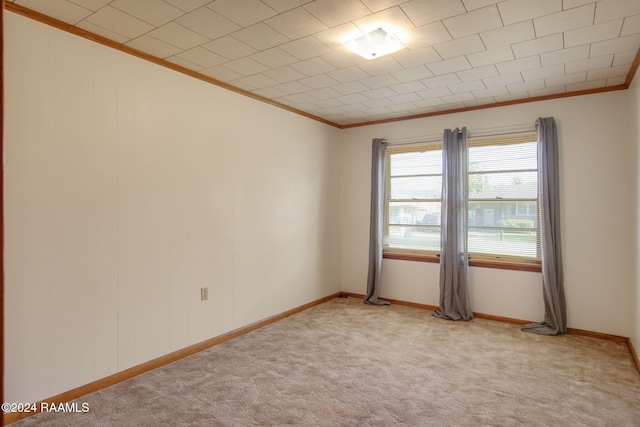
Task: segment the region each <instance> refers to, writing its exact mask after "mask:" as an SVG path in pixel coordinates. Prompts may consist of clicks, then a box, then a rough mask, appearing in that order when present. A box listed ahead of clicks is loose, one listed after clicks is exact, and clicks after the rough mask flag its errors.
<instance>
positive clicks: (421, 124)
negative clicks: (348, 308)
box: [340, 91, 638, 336]
mask: <svg viewBox="0 0 640 427" xmlns="http://www.w3.org/2000/svg"><path fill="white" fill-rule="evenodd" d="M629 103H630V97H629V94H628V93H627V92H625V91H622V92H611V93H605V94H597V95H589V96H581V97H573V98H566V99H558V100H551V101H544V102H536V103H530V104H521V105H514V106H509V107H502V108H494V109H487V110H478V111H473V112H465V113H460V114H451V115H444V116H436V117H430V118H424V119H416V120H409V121H402V122H396V123H388V124H382V125H375V126H367V127H360V128H352V129H349V130H344V131H343V132H342V133H341V150H342V155H341V171H342V172H341V184H342V185H341V188H342V192H341V199H340V201H341V211H342V222H341V227H342V237H343V239H342V242H341V253H342V289H343V290H344V291H349V292H355V293H364V292H365V290H366V278H367V254H368V251H367V247H368V229H369V220H368V218H369V200H370V198H369V197H370V196H369V191H370V183H369V180H370V173H369V168H370V166H369V164H370V161H371V160H370V157H371V139H372V138H374V137H379V138H387V139H400V138H409V137H416V136H421V135H423V136H424V135H429V136H430V135H437V134H440V133H441V132H442V130H443V129H445V128H455V127H461V126H467V128H468V129H469V131H470V132H473V131H474V130H476V131H478V130H484V129H491V128H496V127H500V126H515V125H520V124H526V123H531V124H533V123H534V122H535V120H536V118H537V117H540V116H542V117H548V116H554V117H555V118H556V121H557V125H558V131H559V139H560V162H561V163H560V167H561V170H560V174H561V191H562V195H561V208H562V227H563V231H562V244H563V252H564V267H565V287H566V296H567V305H568V308H567V311H568V325H569V327H571V328H578V329H586V330H590V331H597V332H604V333H609V334H616V335H623V336H628V334H629V325H630V306H629V302H628V298H629V293H630V289H631V285H632V282H633V280H634V279H633V278H634V275H635V270H634V268H635V267H634V263H635V261H636V259H635V257H634V256H633V250H634V248H635V242H634V237H633V236H632V233H630V230H631V229H634V230H635V222H636V218H635V215H634V213H633V212H634V211H635V198H630V197H629V195H630V194H635V193H634V188H635V179H636V173H635V170H636V168H637V167H638V164H637V160H635V158H634V156H633V155H634V153H635V150H634V143H635V141H633V139H632V138H630V137H629V120H631V119H632V117H631V114H630V113H629ZM636 120H637V119H636ZM470 275H471V277H470V287H471V297H472V305H473V310H474V311H476V312H480V313H487V314H492V315H497V316H505V317H512V318H517V319H524V320H533V321H538V320H542V319H543V313H544V305H543V302H542V290H541V282H540V281H541V279H540V274H539V273H526V272H517V271H505V270H496V269H487V268H477V267H472V268H471V273H470ZM381 296H383V297H387V298H396V299H402V300H408V301H413V302H418V303H422V304H430V305H438V265H437V264H428V263H420V262H409V261H397V260H384V262H383V283H382V289H381Z"/></svg>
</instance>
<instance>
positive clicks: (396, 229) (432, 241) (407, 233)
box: [383, 225, 440, 252]
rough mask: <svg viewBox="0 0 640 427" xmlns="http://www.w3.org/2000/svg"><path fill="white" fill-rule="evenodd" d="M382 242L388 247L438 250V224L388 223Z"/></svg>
mask: <svg viewBox="0 0 640 427" xmlns="http://www.w3.org/2000/svg"><path fill="white" fill-rule="evenodd" d="M383 244H384V245H385V246H386V247H388V248H395V249H410V250H423V251H434V252H438V251H440V226H438V225H436V226H428V225H390V226H389V234H388V235H387V236H385V238H384V240H383Z"/></svg>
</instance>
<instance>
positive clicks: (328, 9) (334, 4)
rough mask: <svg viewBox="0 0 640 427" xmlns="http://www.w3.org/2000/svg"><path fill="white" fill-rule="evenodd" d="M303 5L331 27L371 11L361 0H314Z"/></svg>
mask: <svg viewBox="0 0 640 427" xmlns="http://www.w3.org/2000/svg"><path fill="white" fill-rule="evenodd" d="M303 7H304V8H305V9H306V10H308V11H309V12H311V13H312V14H313V15H314V16H315V17H316V18H318V19H319V20H320V21H322V22H324V23H325V25H327V26H329V27H333V26H336V25H340V24H344V23H345V22H349V21H353V20H355V19H358V18H362V17H363V16H366V15H368V14H370V13H371V11H370V10H369V9H367V7H366V6H365V5H363V4H362V3H361V2H360V1H359V0H314V1H312V2H311V3H307V4H305V5H304V6H303Z"/></svg>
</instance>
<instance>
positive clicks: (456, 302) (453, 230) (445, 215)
mask: <svg viewBox="0 0 640 427" xmlns="http://www.w3.org/2000/svg"><path fill="white" fill-rule="evenodd" d="M468 153H469V150H468V147H467V128H462V130H460V129H455V130H453V131H452V130H451V129H446V130H445V131H444V138H443V147H442V161H443V163H442V215H441V221H442V225H441V233H442V234H441V242H440V309H439V310H436V311H434V312H433V315H434V316H436V317H440V318H443V319H449V320H469V319H473V312H472V311H471V298H470V295H469V284H468V272H469V257H468V252H467V215H468V213H467V211H468V209H467V205H468V193H469V188H468V187H469V178H468V176H467V172H468V168H469V165H468Z"/></svg>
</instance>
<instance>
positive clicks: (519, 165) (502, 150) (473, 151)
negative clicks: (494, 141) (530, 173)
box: [469, 142, 538, 172]
mask: <svg viewBox="0 0 640 427" xmlns="http://www.w3.org/2000/svg"><path fill="white" fill-rule="evenodd" d="M537 168H538V164H537V157H536V142H525V143H520V144H508V145H488V146H479V147H474V146H471V147H469V172H478V171H510V170H527V169H529V170H531V169H537Z"/></svg>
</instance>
